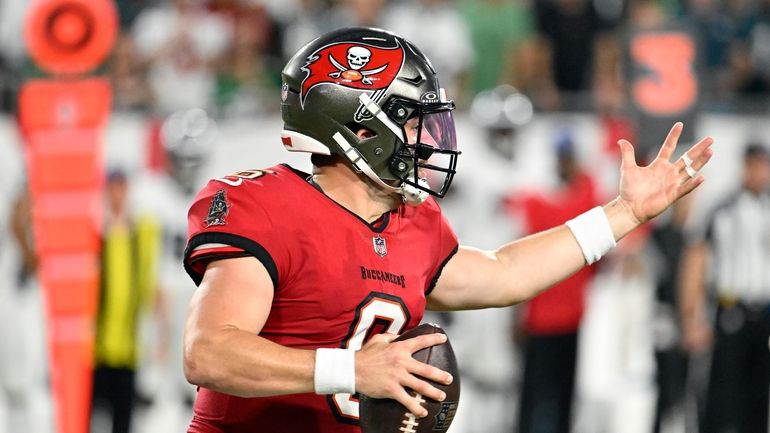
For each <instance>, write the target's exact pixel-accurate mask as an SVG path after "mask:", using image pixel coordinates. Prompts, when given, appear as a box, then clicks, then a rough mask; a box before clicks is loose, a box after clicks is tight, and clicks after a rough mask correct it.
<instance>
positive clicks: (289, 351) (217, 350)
mask: <svg viewBox="0 0 770 433" xmlns="http://www.w3.org/2000/svg"><path fill="white" fill-rule="evenodd" d="M185 340H186V341H185V354H184V367H185V376H186V378H187V380H188V381H189V382H190V383H192V384H194V385H198V386H202V387H204V388H208V389H212V390H214V391H219V392H223V393H227V394H231V395H237V396H240V397H258V396H267V395H281V394H296V393H304V392H313V383H314V382H313V372H314V362H315V351H313V350H301V349H293V348H288V347H285V346H282V345H279V344H276V343H273V342H271V341H269V340H267V339H265V338H262V337H260V336H257V335H254V334H253V333H250V332H246V331H243V330H240V329H237V328H234V327H231V328H225V329H221V330H216V331H199V332H197V334H196V335H188V336H186V338H185Z"/></svg>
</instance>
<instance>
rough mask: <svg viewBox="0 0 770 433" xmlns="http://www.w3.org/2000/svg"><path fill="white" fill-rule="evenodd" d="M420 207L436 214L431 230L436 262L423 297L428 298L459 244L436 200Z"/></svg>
mask: <svg viewBox="0 0 770 433" xmlns="http://www.w3.org/2000/svg"><path fill="white" fill-rule="evenodd" d="M421 206H426V207H429V208H430V209H431V210H432V211H433V212H435V213H437V215H436V216H435V217H434V218H435V221H437V223H436V225H435V229H434V230H433V236H435V237H436V240H437V241H438V242H436V245H437V247H436V248H438V251H437V254H436V255H435V257H436V258H437V261H436V263H435V264H434V266H433V271H432V275H433V277H431V279H430V283H429V284H428V287H427V288H426V290H425V296H428V295H430V293H431V292H432V291H433V289H434V288H435V287H436V283H437V282H438V279H439V277H440V276H441V271H442V270H443V269H444V266H446V264H447V263H448V262H449V259H451V258H452V257H453V256H454V255H455V253H457V248H458V247H459V244H458V242H457V235H456V234H455V232H454V230H452V227H451V226H450V225H449V221H447V219H446V217H445V216H444V214H443V213H442V212H441V208H440V207H439V205H438V203H437V202H436V200H435V199H433V198H431V199H430V200H428V201H426V202H425V203H423V204H422V205H421Z"/></svg>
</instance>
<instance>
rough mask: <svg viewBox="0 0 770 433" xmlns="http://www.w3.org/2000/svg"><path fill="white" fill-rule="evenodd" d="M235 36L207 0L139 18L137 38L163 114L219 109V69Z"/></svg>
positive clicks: (177, 0)
mask: <svg viewBox="0 0 770 433" xmlns="http://www.w3.org/2000/svg"><path fill="white" fill-rule="evenodd" d="M232 32H233V30H232V26H231V23H230V22H228V21H227V20H226V19H224V18H223V17H221V16H220V15H217V14H214V13H212V12H210V11H209V10H208V9H206V8H205V7H204V6H203V4H202V1H201V0H173V1H170V2H168V3H163V4H161V5H159V6H156V7H153V8H149V9H145V10H143V11H142V12H140V13H139V15H138V16H137V17H136V21H135V23H134V27H133V32H132V33H133V36H134V40H135V41H136V47H137V51H138V53H139V58H140V61H143V62H147V63H148V65H149V66H148V68H149V69H148V80H149V83H150V89H151V90H152V92H153V100H154V102H155V110H156V112H157V113H158V114H160V115H168V114H170V113H173V112H175V111H177V110H181V109H188V108H196V107H198V108H204V109H206V108H210V107H212V106H213V105H214V97H215V92H216V71H215V65H216V64H217V62H218V61H219V60H221V58H222V56H223V55H224V53H225V51H226V49H227V47H228V46H229V44H230V43H231V41H232Z"/></svg>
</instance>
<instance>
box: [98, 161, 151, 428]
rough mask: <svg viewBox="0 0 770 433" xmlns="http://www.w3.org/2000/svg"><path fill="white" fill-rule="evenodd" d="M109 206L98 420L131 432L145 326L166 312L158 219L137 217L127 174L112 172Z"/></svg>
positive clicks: (104, 252)
mask: <svg viewBox="0 0 770 433" xmlns="http://www.w3.org/2000/svg"><path fill="white" fill-rule="evenodd" d="M106 202H107V206H106V209H105V211H106V212H105V213H106V218H105V224H104V234H103V237H102V265H101V296H100V301H99V311H98V316H97V327H96V345H95V351H96V360H95V363H94V383H93V399H94V405H93V415H94V418H93V419H94V425H95V426H97V428H98V426H99V423H100V421H101V420H102V419H104V418H105V416H104V415H106V414H108V415H107V417H109V418H111V419H112V422H111V425H112V428H111V430H110V431H111V432H112V433H129V432H130V431H131V420H132V414H133V407H134V400H135V399H136V369H137V363H138V361H139V357H140V348H141V341H142V339H141V338H140V336H139V332H138V327H139V322H140V320H141V318H142V315H143V313H144V312H145V311H146V310H147V309H149V308H151V307H153V306H157V307H158V308H156V310H155V311H156V312H159V313H160V312H161V311H162V309H161V308H159V305H160V299H161V298H160V297H157V296H156V284H157V275H156V274H157V270H156V266H157V265H156V261H157V251H156V250H157V247H158V234H157V227H156V225H155V224H154V222H153V221H152V220H150V219H148V218H134V217H133V216H132V215H131V211H130V209H129V206H128V180H127V179H126V176H125V174H124V173H123V172H120V171H112V172H111V173H110V174H109V176H108V179H107V185H106ZM155 302H158V304H154V303H155ZM159 347H162V346H159Z"/></svg>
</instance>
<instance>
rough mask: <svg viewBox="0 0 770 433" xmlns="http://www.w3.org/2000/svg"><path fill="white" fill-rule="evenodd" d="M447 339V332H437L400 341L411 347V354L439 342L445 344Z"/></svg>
mask: <svg viewBox="0 0 770 433" xmlns="http://www.w3.org/2000/svg"><path fill="white" fill-rule="evenodd" d="M446 340H447V337H446V334H442V333H439V332H437V333H435V334H426V335H420V336H417V337H414V338H410V339H408V340H404V341H399V343H404V345H405V346H406V347H407V348H408V349H409V351H410V352H409V353H410V354H411V353H414V352H417V351H419V350H422V349H425V348H426V347H431V346H435V345H437V344H444V343H446Z"/></svg>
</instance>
